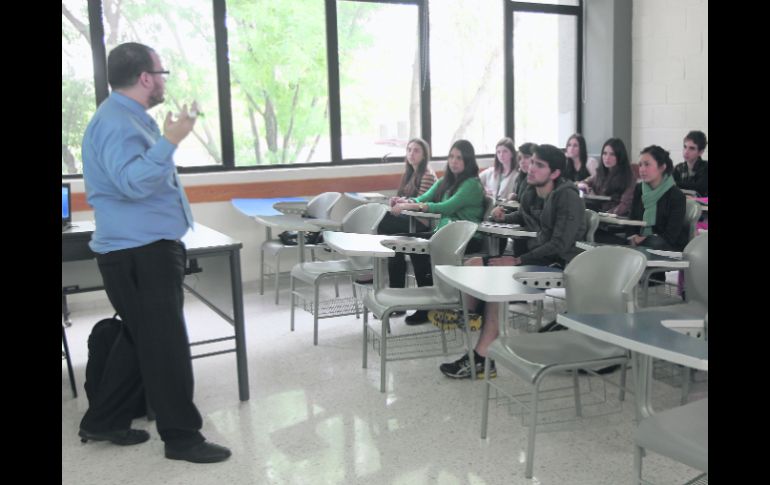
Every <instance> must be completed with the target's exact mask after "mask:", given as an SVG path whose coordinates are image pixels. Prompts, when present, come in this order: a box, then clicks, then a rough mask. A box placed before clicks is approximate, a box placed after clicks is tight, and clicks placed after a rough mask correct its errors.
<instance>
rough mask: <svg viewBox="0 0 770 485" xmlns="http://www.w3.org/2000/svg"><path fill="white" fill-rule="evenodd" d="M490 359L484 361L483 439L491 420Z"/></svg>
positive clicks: (482, 395) (482, 396)
mask: <svg viewBox="0 0 770 485" xmlns="http://www.w3.org/2000/svg"><path fill="white" fill-rule="evenodd" d="M489 360H490V359H486V360H485V361H484V391H483V392H482V394H481V398H482V401H481V439H485V438H486V437H487V422H488V420H489V388H490V387H491V386H492V384H490V383H489V367H490V365H489Z"/></svg>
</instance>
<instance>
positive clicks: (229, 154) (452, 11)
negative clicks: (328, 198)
mask: <svg viewBox="0 0 770 485" xmlns="http://www.w3.org/2000/svg"><path fill="white" fill-rule="evenodd" d="M582 6H583V2H582V1H581V0H543V1H541V2H515V1H511V0H506V1H500V0H291V1H288V0H287V1H284V0H133V1H131V2H117V1H115V0H87V1H86V2H84V1H82V0H63V1H62V175H63V176H67V175H72V176H77V175H78V174H80V173H82V162H81V159H80V158H81V155H80V145H81V141H82V137H83V133H84V131H85V128H86V126H87V124H88V121H89V120H90V118H91V116H92V115H93V113H94V111H95V109H96V102H95V100H99V101H101V100H102V99H103V98H104V97H105V96H106V94H105V93H107V92H108V90H107V85H106V80H105V79H104V77H105V75H104V74H105V72H106V53H109V51H110V50H111V49H112V48H114V47H115V46H116V45H118V44H120V43H123V42H127V41H135V42H141V43H143V44H146V45H149V46H151V47H153V48H154V49H155V50H156V51H157V52H158V54H159V55H160V58H161V61H162V63H163V66H164V68H166V69H168V70H169V71H171V74H170V76H169V77H168V79H167V83H166V94H165V97H166V100H165V102H164V103H163V104H162V105H160V106H158V107H157V108H154V109H152V110H150V112H149V113H150V115H151V116H154V117H155V119H156V120H157V121H158V124H159V125H161V126H162V124H163V120H164V118H165V114H166V113H167V112H168V111H172V112H178V111H179V110H180V109H181V107H182V105H183V104H190V103H191V102H192V101H197V102H198V104H199V106H200V107H201V111H202V112H203V113H204V116H203V117H201V118H199V119H198V121H197V123H196V125H195V129H194V131H193V133H192V134H191V135H190V136H188V137H187V138H186V139H185V140H184V141H183V142H182V144H181V145H180V146H179V147H178V149H177V151H176V153H175V155H174V158H175V162H176V164H177V165H179V166H180V167H181V171H182V172H185V171H188V172H189V171H211V170H218V169H225V170H234V169H238V168H248V167H269V166H286V165H293V164H329V163H377V162H379V161H380V160H381V159H382V158H383V157H384V156H387V155H390V157H391V159H393V158H394V157H395V158H397V159H400V158H401V157H402V156H403V153H404V149H405V146H406V143H407V141H408V140H409V139H410V138H412V137H421V138H424V139H426V140H428V141H429V142H430V143H431V146H432V152H433V153H434V154H435V155H437V156H438V157H443V156H444V155H445V154H446V152H447V150H448V148H449V146H450V145H451V144H452V142H454V141H455V140H457V139H460V138H465V139H468V140H470V141H471V142H472V143H473V145H474V147H475V148H476V153H477V154H492V153H494V149H495V144H496V143H497V141H498V140H499V139H500V138H502V137H503V136H512V137H513V138H514V140H515V142H516V143H517V144H521V143H524V142H527V141H534V142H537V143H553V144H556V145H557V146H561V145H562V144H563V142H564V140H566V138H567V136H568V135H569V134H571V133H572V132H575V131H579V130H580V124H579V120H580V110H581V106H580V103H579V97H578V93H579V92H580V89H581V78H580V69H581V63H582V61H581V57H580V56H581V53H580V51H579V48H580V42H579V39H580V38H581V35H582V30H581V21H582V13H581V9H582ZM429 7H431V8H430V9H429ZM89 12H90V19H92V20H93V21H94V22H98V25H89ZM102 30H103V32H104V35H103V38H95V39H91V32H99V31H102ZM99 37H101V35H100V36H99ZM431 71H432V72H431Z"/></svg>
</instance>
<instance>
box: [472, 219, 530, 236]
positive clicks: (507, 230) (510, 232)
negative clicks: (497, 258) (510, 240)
mask: <svg viewBox="0 0 770 485" xmlns="http://www.w3.org/2000/svg"><path fill="white" fill-rule="evenodd" d="M478 231H479V232H482V233H484V234H492V235H496V236H506V237H511V236H520V237H537V233H536V232H533V231H525V230H524V229H521V226H520V225H518V224H506V223H503V222H482V223H481V224H479V228H478Z"/></svg>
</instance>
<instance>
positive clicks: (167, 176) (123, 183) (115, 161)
mask: <svg viewBox="0 0 770 485" xmlns="http://www.w3.org/2000/svg"><path fill="white" fill-rule="evenodd" d="M175 149H176V146H175V145H174V144H172V143H171V142H169V141H168V140H167V139H166V138H164V137H163V136H161V133H160V130H159V128H158V125H157V123H155V120H153V119H152V118H151V117H150V116H149V115H148V114H147V112H146V111H145V109H144V106H142V105H141V104H139V103H138V102H136V101H134V100H133V99H131V98H129V97H127V96H124V95H122V94H120V93H117V92H112V94H110V96H109V97H108V98H107V99H106V100H105V101H104V102H103V103H102V104H101V106H99V108H98V109H97V110H96V113H95V114H94V117H93V118H92V119H91V122H90V123H89V124H88V128H86V132H85V135H84V137H83V152H82V155H83V181H84V182H85V189H86V196H87V200H88V203H89V204H90V205H91V207H93V208H94V218H95V222H96V230H95V231H94V234H93V237H92V238H91V242H90V247H91V249H92V250H93V251H94V252H96V253H100V254H103V253H108V252H111V251H117V250H120V249H128V248H135V247H139V246H144V245H146V244H150V243H153V242H155V241H158V240H160V239H171V240H175V239H180V238H181V237H182V236H183V235H184V234H185V232H187V222H186V219H185V214H184V209H183V207H182V201H181V199H180V196H179V191H178V189H177V187H176V183H175V174H176V167H175V166H174V161H173V159H172V156H173V154H174V150H175Z"/></svg>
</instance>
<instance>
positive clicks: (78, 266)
mask: <svg viewBox="0 0 770 485" xmlns="http://www.w3.org/2000/svg"><path fill="white" fill-rule="evenodd" d="M94 229H95V225H94V223H93V222H92V221H83V222H75V223H73V224H72V227H70V228H69V229H67V230H66V231H62V315H63V316H64V317H65V320H67V319H68V318H69V310H68V308H67V295H70V294H74V293H83V292H87V291H96V290H101V289H103V288H104V286H103V283H102V279H101V275H100V273H99V268H98V266H97V264H96V254H94V253H93V252H92V251H91V249H90V248H89V247H88V242H89V241H90V240H91V234H92V233H93V231H94ZM182 242H183V243H184V244H185V246H186V248H187V268H186V269H185V275H186V276H185V279H184V286H185V288H186V289H187V290H189V291H190V293H192V294H193V295H195V296H196V297H197V298H198V299H199V300H200V301H202V302H203V303H204V304H206V305H207V306H208V307H209V308H211V309H212V310H213V311H214V312H215V313H216V314H217V315H219V316H220V317H222V319H223V320H225V321H226V322H228V323H229V324H230V325H232V326H233V329H234V335H232V336H227V337H222V338H216V339H211V340H203V341H197V342H190V346H199V345H205V344H211V343H216V342H222V341H226V340H235V347H234V348H230V349H225V350H220V351H214V352H208V353H202V354H196V355H193V356H192V358H193V359H198V358H203V357H210V356H214V355H219V354H224V353H230V352H235V359H236V367H237V372H238V395H239V397H240V400H241V401H248V400H249V374H248V362H247V355H246V333H245V330H244V313H243V288H242V282H241V260H240V250H241V248H242V247H243V245H242V244H241V242H240V241H237V240H235V239H233V238H231V237H230V236H227V235H225V234H222V233H220V232H217V231H215V230H213V229H211V228H209V227H206V226H204V225H202V224H197V223H196V224H195V230H194V231H188V232H187V234H185V235H184V237H182Z"/></svg>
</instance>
